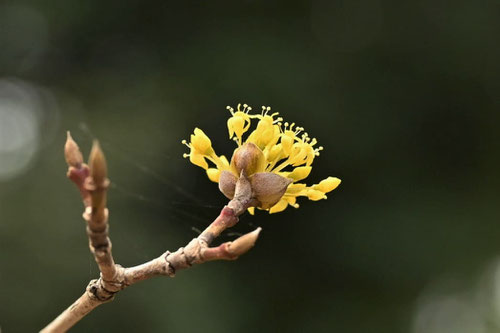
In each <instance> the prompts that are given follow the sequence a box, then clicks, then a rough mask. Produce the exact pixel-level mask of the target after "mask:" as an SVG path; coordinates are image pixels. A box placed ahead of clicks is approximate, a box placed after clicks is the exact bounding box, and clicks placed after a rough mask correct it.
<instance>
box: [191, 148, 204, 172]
mask: <svg viewBox="0 0 500 333" xmlns="http://www.w3.org/2000/svg"><path fill="white" fill-rule="evenodd" d="M189 161H190V162H191V163H193V164H194V165H197V166H199V167H202V168H203V169H205V170H206V169H208V163H207V161H205V158H204V157H203V155H201V154H197V153H196V152H194V151H191V154H189Z"/></svg>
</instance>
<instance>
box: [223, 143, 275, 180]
mask: <svg viewBox="0 0 500 333" xmlns="http://www.w3.org/2000/svg"><path fill="white" fill-rule="evenodd" d="M231 164H232V166H234V168H235V169H236V173H237V174H238V175H239V174H240V173H241V171H242V170H243V171H244V172H245V174H246V175H247V176H250V175H252V174H254V173H257V172H262V171H264V169H265V167H266V158H265V156H264V153H263V152H262V150H260V149H259V147H257V146H256V145H255V144H253V143H249V142H247V143H245V144H244V145H243V146H241V147H239V148H238V149H236V150H235V152H234V154H233V158H232V160H231Z"/></svg>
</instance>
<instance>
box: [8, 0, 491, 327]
mask: <svg viewBox="0 0 500 333" xmlns="http://www.w3.org/2000/svg"><path fill="white" fill-rule="evenodd" d="M499 14H500V3H499V2H498V1H463V0H458V1H452V2H449V1H440V0H437V1H436V0H432V1H430V0H429V1H418V2H402V1H394V0H393V1H391V0H380V1H369V0H362V1H326V0H324V1H293V2H292V1H272V2H270V1H236V2H231V1H156V2H155V1H132V0H131V1H119V2H114V1H95V0H94V1H90V0H89V1H67V0H59V1H12V2H8V1H7V2H6V1H3V2H2V3H1V5H0V327H1V331H2V332H34V331H37V330H39V329H41V328H42V327H43V326H44V325H46V324H47V323H48V322H49V321H51V320H52V319H53V318H54V317H55V316H56V315H57V314H59V313H60V312H61V311H62V310H63V309H64V308H66V307H67V306H69V305H70V304H71V303H72V302H73V301H74V300H75V299H76V298H77V297H79V296H80V295H81V293H82V292H83V291H84V288H85V286H86V285H87V282H88V280H90V279H92V278H95V277H97V276H98V270H97V268H96V265H95V263H94V261H93V258H92V257H91V255H90V254H89V251H88V247H87V238H86V235H85V225H84V223H83V222H82V219H81V212H82V205H81V202H80V199H79V196H78V193H77V191H76V189H75V188H74V187H73V186H72V184H71V183H70V182H69V181H68V180H67V179H66V178H65V172H66V165H65V162H64V158H63V154H62V148H63V144H64V140H65V131H66V130H67V129H69V130H71V131H72V133H73V136H74V137H75V139H76V140H77V141H78V142H79V144H80V146H81V147H82V150H83V151H84V153H85V155H87V154H88V152H89V149H90V145H91V141H92V138H94V137H96V138H98V139H99V140H100V141H101V143H102V146H103V149H104V151H105V153H106V156H107V159H108V163H109V172H110V178H111V181H112V182H113V186H112V188H111V190H110V193H109V207H110V215H111V216H110V217H111V218H110V223H111V238H112V241H113V251H114V255H115V259H116V261H117V262H119V263H120V264H122V265H125V266H131V265H135V264H139V263H142V262H144V261H146V260H148V259H151V258H153V257H156V256H158V255H160V254H161V253H163V252H164V251H165V250H167V249H170V250H175V249H177V248H178V247H180V246H182V245H184V244H185V243H187V242H188V241H189V240H190V239H191V238H193V237H195V236H196V235H197V231H196V230H200V229H203V228H204V227H205V226H206V225H207V224H208V223H209V222H210V221H211V220H212V219H213V218H214V217H215V216H216V215H217V214H218V211H219V210H220V208H221V207H222V206H223V205H224V203H225V200H224V197H223V196H222V194H220V193H219V192H218V190H217V185H216V184H214V183H211V182H210V181H209V180H208V179H207V178H206V176H205V174H204V172H203V170H201V169H199V168H197V167H195V166H193V165H191V164H189V162H188V161H187V160H184V159H183V158H182V154H183V153H184V152H186V149H185V148H186V147H184V146H182V145H181V144H180V141H181V140H182V139H184V138H188V137H189V134H190V133H191V132H192V130H193V129H194V127H200V128H202V129H203V130H204V131H205V133H207V134H208V135H209V136H210V138H211V139H212V142H213V145H214V147H215V148H216V150H217V152H219V153H223V154H225V155H230V153H231V151H232V149H233V148H234V145H233V143H232V142H230V141H229V140H228V137H227V136H228V134H227V129H226V120H227V117H228V116H229V112H228V111H227V110H226V109H225V107H226V105H233V106H235V105H236V104H237V103H239V102H242V103H244V102H246V103H248V104H250V105H252V106H253V107H254V110H256V111H258V110H260V106H261V105H271V106H272V107H273V111H277V112H280V115H282V116H283V117H285V118H286V120H288V121H295V122H297V123H299V124H300V125H301V126H304V127H306V129H307V131H308V132H309V133H310V134H311V136H315V137H317V138H318V140H319V142H320V144H321V145H323V146H324V147H325V149H324V151H323V152H322V154H321V156H320V157H319V158H318V159H316V160H315V162H314V164H313V166H314V169H313V173H312V175H311V176H310V177H309V178H308V182H309V183H313V182H317V181H319V180H321V179H323V178H325V177H327V176H330V175H331V176H337V177H339V178H341V179H342V180H343V182H342V184H341V186H340V187H339V188H338V189H337V190H335V191H334V192H332V193H331V194H330V195H329V198H328V200H323V201H319V202H309V201H307V200H301V201H300V203H301V207H300V208H299V209H298V210H295V209H293V208H289V209H287V210H286V211H285V212H283V213H280V214H274V215H268V214H267V213H264V212H258V213H257V214H256V215H255V216H244V217H243V218H242V219H241V223H240V224H239V225H238V226H237V227H235V228H234V230H231V232H234V233H244V232H248V231H250V230H253V229H254V228H255V227H256V226H262V227H263V232H262V234H261V237H260V239H259V241H258V243H257V244H256V247H255V248H254V249H252V251H251V252H250V253H248V254H247V255H245V256H243V257H241V258H240V259H239V260H238V261H236V262H214V263H209V264H204V265H201V266H198V267H193V268H192V269H189V270H187V271H183V272H180V273H179V274H178V275H177V277H176V278H174V279H166V278H158V279H153V280H149V281H146V282H143V283H141V284H139V285H136V286H134V287H132V288H130V289H127V290H125V291H123V292H121V293H120V294H119V295H118V296H117V297H116V299H115V301H114V302H112V303H111V304H106V305H104V306H101V307H99V308H97V309H96V310H95V311H94V312H92V313H91V314H90V315H89V316H87V317H86V318H85V319H84V320H82V321H81V322H80V323H78V324H77V326H76V327H75V328H74V329H73V331H74V332H89V331H102V332H111V331H113V332H123V331H126V332H167V331H168V332H257V331H259V332H305V331H307V332H383V333H390V332H415V333H433V332H436V333H443V332H450V333H451V332H453V333H456V332H464V333H475V332H479V333H481V332H499V331H500V328H499V327H500V325H499V323H500V274H499V273H498V272H500V269H499V267H500V266H498V262H497V257H498V254H499V253H500V241H499V240H500V224H499V223H498V217H499V213H498V201H499V194H498V187H499V185H500V178H499V176H498V173H499V167H498V166H499V162H500V149H499V148H500V147H499V136H498V131H499V130H500V113H499V111H498V109H499V106H500V100H499V93H498V91H499V89H500V84H499V81H498V77H499V74H500V61H499V60H500V43H499V35H500V19H499ZM235 237H237V235H236V234H232V233H226V234H225V235H224V236H223V237H222V238H221V241H226V240H231V239H234V238H235Z"/></svg>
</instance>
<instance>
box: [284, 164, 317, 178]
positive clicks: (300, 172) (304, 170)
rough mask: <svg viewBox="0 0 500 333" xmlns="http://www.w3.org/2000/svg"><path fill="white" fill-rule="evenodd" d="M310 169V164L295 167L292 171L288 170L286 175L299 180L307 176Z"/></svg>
mask: <svg viewBox="0 0 500 333" xmlns="http://www.w3.org/2000/svg"><path fill="white" fill-rule="evenodd" d="M311 169H312V167H310V166H303V167H296V168H295V169H293V171H292V172H290V174H288V175H287V177H288V178H291V179H293V180H294V181H299V180H302V179H304V178H307V176H309V174H310V173H311Z"/></svg>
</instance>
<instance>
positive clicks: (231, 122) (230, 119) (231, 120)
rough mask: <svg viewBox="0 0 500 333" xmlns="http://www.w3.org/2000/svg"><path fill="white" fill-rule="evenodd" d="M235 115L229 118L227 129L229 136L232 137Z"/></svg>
mask: <svg viewBox="0 0 500 333" xmlns="http://www.w3.org/2000/svg"><path fill="white" fill-rule="evenodd" d="M233 123H234V117H231V118H229V119H228V120H227V130H228V132H229V138H230V139H232V137H233V135H234V125H233Z"/></svg>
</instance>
